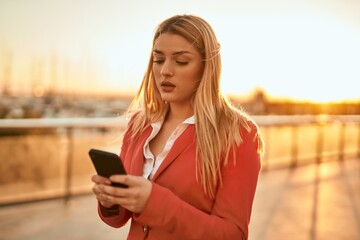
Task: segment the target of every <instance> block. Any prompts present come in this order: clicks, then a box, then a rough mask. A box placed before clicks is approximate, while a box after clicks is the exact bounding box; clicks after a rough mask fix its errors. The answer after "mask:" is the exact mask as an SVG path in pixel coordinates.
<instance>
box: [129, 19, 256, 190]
mask: <svg viewBox="0 0 360 240" xmlns="http://www.w3.org/2000/svg"><path fill="white" fill-rule="evenodd" d="M163 33H170V34H176V35H179V36H181V37H183V38H185V39H186V40H187V41H189V42H190V43H191V44H193V46H194V47H195V49H196V50H197V51H198V52H199V53H200V54H201V56H202V60H203V64H204V65H203V66H204V67H203V74H202V78H201V79H200V82H199V85H198V89H197V90H196V92H195V94H194V95H193V97H192V104H193V109H194V116H195V131H196V136H195V139H196V161H197V165H196V166H197V171H196V173H197V177H198V179H199V178H200V179H201V184H202V186H203V189H204V192H205V193H207V194H208V196H210V197H214V194H215V193H214V190H215V189H214V187H215V186H217V184H218V183H219V181H220V184H221V164H227V162H228V160H227V159H228V156H229V153H230V149H231V148H232V147H233V146H235V145H239V144H241V142H242V139H241V136H240V132H239V127H240V126H242V127H244V128H245V129H247V130H248V131H250V127H249V126H248V124H247V116H246V114H245V113H244V112H243V111H241V110H239V109H238V108H236V107H234V106H233V105H231V103H230V102H229V101H228V100H227V99H226V98H225V97H224V96H223V95H222V93H221V92H220V75H221V68H222V66H221V57H220V44H219V43H218V41H217V38H216V35H215V33H214V31H213V29H212V27H211V26H210V25H209V23H208V22H206V21H205V20H204V19H202V18H200V17H197V16H194V15H176V16H173V17H171V18H168V19H166V20H165V21H163V22H162V23H160V25H159V26H158V27H157V29H156V30H155V34H154V38H153V43H152V45H153V46H154V44H155V41H156V40H157V38H158V37H159V36H160V35H161V34H163ZM152 50H153V49H152ZM151 53H152V51H151ZM152 67H153V56H152V54H151V55H150V59H149V63H148V66H147V69H146V72H145V74H144V77H143V80H142V83H141V86H140V89H139V91H138V93H137V94H136V96H135V98H134V100H133V102H132V104H131V105H130V107H129V109H128V111H127V113H128V114H130V115H131V116H134V114H136V117H135V118H134V121H133V123H132V124H131V126H129V127H130V128H131V132H132V136H133V137H136V135H138V134H139V133H140V132H141V131H142V130H143V129H144V128H146V127H147V126H149V124H151V123H152V122H154V121H158V120H159V119H161V118H162V117H163V116H164V113H165V112H166V111H167V108H168V106H167V103H166V102H165V101H163V100H162V98H161V95H160V92H159V91H158V89H157V87H156V84H155V79H154V75H153V72H152ZM233 154H235V152H233ZM222 157H224V161H221V160H220V159H221V158H222ZM234 159H235V158H234Z"/></svg>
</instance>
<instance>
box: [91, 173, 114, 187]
mask: <svg viewBox="0 0 360 240" xmlns="http://www.w3.org/2000/svg"><path fill="white" fill-rule="evenodd" d="M91 181H93V182H94V183H97V184H107V185H110V184H111V181H110V180H109V179H108V178H105V177H102V176H100V175H93V176H92V177H91Z"/></svg>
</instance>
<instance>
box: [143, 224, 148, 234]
mask: <svg viewBox="0 0 360 240" xmlns="http://www.w3.org/2000/svg"><path fill="white" fill-rule="evenodd" d="M147 231H148V226H147V225H143V232H144V233H145V234H146V233H147Z"/></svg>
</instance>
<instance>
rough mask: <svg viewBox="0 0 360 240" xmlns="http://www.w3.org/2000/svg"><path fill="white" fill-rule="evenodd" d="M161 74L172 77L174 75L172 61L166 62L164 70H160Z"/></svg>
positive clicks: (163, 66)
mask: <svg viewBox="0 0 360 240" xmlns="http://www.w3.org/2000/svg"><path fill="white" fill-rule="evenodd" d="M160 74H161V75H162V76H172V75H174V71H173V68H172V66H171V63H170V61H165V62H164V64H163V65H162V68H161V70H160Z"/></svg>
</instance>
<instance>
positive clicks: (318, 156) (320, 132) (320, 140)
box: [316, 122, 324, 163]
mask: <svg viewBox="0 0 360 240" xmlns="http://www.w3.org/2000/svg"><path fill="white" fill-rule="evenodd" d="M317 124H318V126H317V129H318V135H317V145H316V163H321V160H322V151H323V142H324V134H323V125H324V123H322V122H321V123H317Z"/></svg>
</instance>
